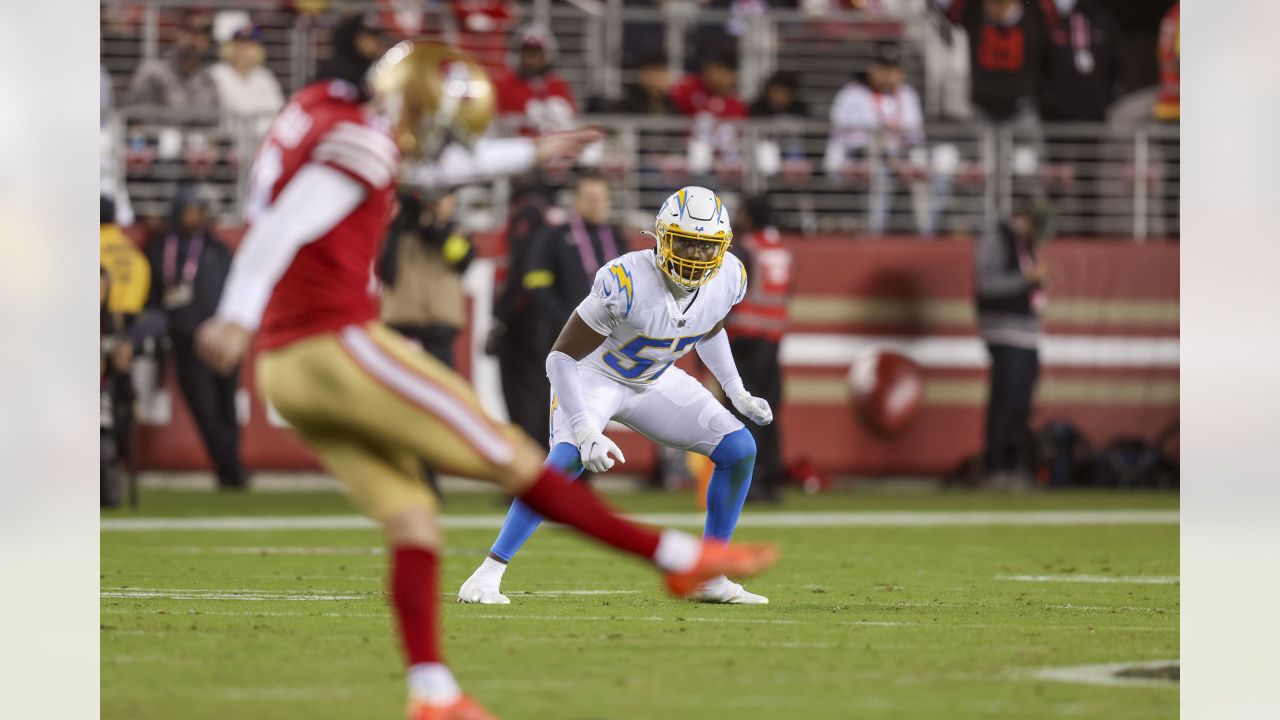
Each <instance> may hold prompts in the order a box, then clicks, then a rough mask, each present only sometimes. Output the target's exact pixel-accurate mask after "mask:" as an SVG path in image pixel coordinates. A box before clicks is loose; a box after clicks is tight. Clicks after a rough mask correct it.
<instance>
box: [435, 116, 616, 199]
mask: <svg viewBox="0 0 1280 720" xmlns="http://www.w3.org/2000/svg"><path fill="white" fill-rule="evenodd" d="M603 137H604V134H603V133H601V132H600V131H599V130H596V129H595V128H578V129H576V130H565V131H563V132H557V133H547V134H545V135H541V136H539V137H537V138H485V139H482V140H480V141H478V142H477V143H476V144H475V147H472V148H470V149H468V148H465V147H462V146H461V145H457V144H454V145H450V146H448V147H446V148H445V150H444V152H443V153H441V154H440V157H438V158H436V159H434V160H431V161H429V162H424V163H422V164H420V165H418V166H416V167H414V168H413V169H412V170H411V171H410V173H409V180H410V182H412V183H413V184H415V185H419V186H422V187H426V188H436V187H455V186H457V185H465V184H467V183H473V182H479V181H482V180H489V179H492V178H498V177H505V176H507V175H519V174H521V173H524V172H528V171H529V170H532V169H533V168H534V167H535V166H539V165H544V164H546V163H549V162H552V161H555V160H560V159H564V158H576V157H577V156H578V155H579V154H581V152H582V150H583V148H585V147H586V146H587V145H590V144H591V143H594V142H597V141H599V140H600V139H601V138H603Z"/></svg>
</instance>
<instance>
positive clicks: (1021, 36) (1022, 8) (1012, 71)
mask: <svg viewBox="0 0 1280 720" xmlns="http://www.w3.org/2000/svg"><path fill="white" fill-rule="evenodd" d="M936 2H937V3H938V5H939V6H940V7H942V8H943V9H944V10H946V12H947V17H948V18H950V20H951V22H953V23H955V24H957V25H960V26H962V27H963V28H964V29H965V30H966V31H968V33H969V66H970V75H971V77H972V84H971V85H970V98H971V99H972V100H973V105H974V108H975V109H976V110H977V111H978V113H979V115H980V116H981V117H982V118H983V119H986V120H988V121H991V122H1008V121H1012V120H1015V119H1018V118H1019V117H1020V116H1031V117H1035V116H1036V114H1037V109H1036V99H1037V95H1038V93H1039V92H1040V83H1041V79H1042V76H1043V74H1044V62H1045V52H1046V50H1047V45H1048V29H1049V26H1050V24H1051V21H1052V19H1053V18H1054V17H1055V16H1056V9H1055V8H1054V5H1053V0H936Z"/></svg>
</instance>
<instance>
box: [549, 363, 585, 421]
mask: <svg viewBox="0 0 1280 720" xmlns="http://www.w3.org/2000/svg"><path fill="white" fill-rule="evenodd" d="M547 378H548V379H550V380H551V390H552V392H554V393H555V395H556V402H557V403H559V404H560V407H562V408H564V411H565V414H566V415H568V416H569V422H570V423H571V424H576V422H577V420H578V419H579V418H581V417H584V416H585V415H586V413H587V404H586V401H584V400H583V399H582V383H581V382H579V381H578V361H577V360H574V359H573V358H571V357H569V356H568V355H566V354H564V353H562V352H560V351H559V350H552V351H551V353H550V354H549V355H547Z"/></svg>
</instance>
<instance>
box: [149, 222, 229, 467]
mask: <svg viewBox="0 0 1280 720" xmlns="http://www.w3.org/2000/svg"><path fill="white" fill-rule="evenodd" d="M179 207H181V202H180V203H179ZM174 216H175V217H178V213H177V212H175V213H174ZM146 252H147V260H148V261H149V262H150V263H151V291H150V295H149V297H148V299H147V309H146V310H145V311H144V313H143V317H142V318H141V319H139V321H138V322H137V323H135V324H134V327H133V329H132V330H133V332H135V333H136V334H137V336H142V335H151V334H157V335H158V334H163V333H164V332H165V331H167V332H168V335H169V343H170V350H171V352H172V357H173V362H174V365H175V367H176V369H177V374H178V385H179V387H180V388H181V389H182V396H183V398H184V399H185V400H186V402H187V407H188V408H189V409H190V410H191V415H192V417H193V418H194V419H195V421H196V427H197V428H198V429H199V430H200V436H201V438H202V439H203V440H204V445H205V448H206V449H207V450H208V451H209V457H210V459H212V460H213V465H214V472H215V473H216V474H217V476H218V485H219V487H222V488H245V487H247V486H248V482H249V475H248V473H247V472H246V471H245V468H244V465H243V464H242V463H241V461H240V427H239V423H238V421H237V418H236V391H237V389H238V387H239V375H240V369H239V368H238V367H237V368H235V369H234V370H232V371H231V372H230V373H229V374H227V375H220V374H218V373H215V372H214V371H213V370H212V369H210V368H209V366H207V365H205V364H204V361H202V360H201V359H200V358H199V357H198V356H197V355H196V351H195V332H196V328H198V327H199V325H200V323H202V322H204V321H205V320H207V319H209V318H211V317H213V315H214V313H215V312H216V311H217V309H218V301H219V300H220V299H221V298H222V287H223V285H224V284H225V283H226V280H227V275H228V273H229V272H230V271H231V250H230V249H229V248H228V247H227V246H226V244H224V243H223V242H222V241H221V240H219V239H218V238H217V237H216V236H215V235H214V234H213V233H212V232H210V231H209V230H208V229H207V228H201V229H199V230H196V231H194V232H183V231H181V230H178V229H176V228H175V229H173V230H169V231H167V232H165V233H162V234H160V235H159V236H157V237H154V238H152V239H151V241H150V242H149V243H147V251H146ZM184 287H185V288H188V289H189V290H183V288H184ZM175 291H178V292H175Z"/></svg>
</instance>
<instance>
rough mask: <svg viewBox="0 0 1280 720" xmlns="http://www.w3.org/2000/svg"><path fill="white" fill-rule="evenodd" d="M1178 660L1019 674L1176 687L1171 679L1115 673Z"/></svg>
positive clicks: (1157, 666)
mask: <svg viewBox="0 0 1280 720" xmlns="http://www.w3.org/2000/svg"><path fill="white" fill-rule="evenodd" d="M1178 662H1179V661H1178V660H1151V661H1147V662H1122V663H1105V664H1101V665H1072V666H1069V667H1056V668H1039V669H1035V670H1027V671H1024V672H1022V673H1020V675H1021V676H1022V677H1028V678H1034V679H1037V680H1053V681H1056V682H1069V683H1084V684H1087V685H1112V686H1132V687H1167V688H1176V687H1178V683H1177V682H1175V681H1173V680H1159V679H1156V678H1129V677H1117V676H1116V673H1117V672H1119V671H1121V670H1125V669H1128V668H1159V667H1165V666H1168V665H1177V664H1178Z"/></svg>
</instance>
